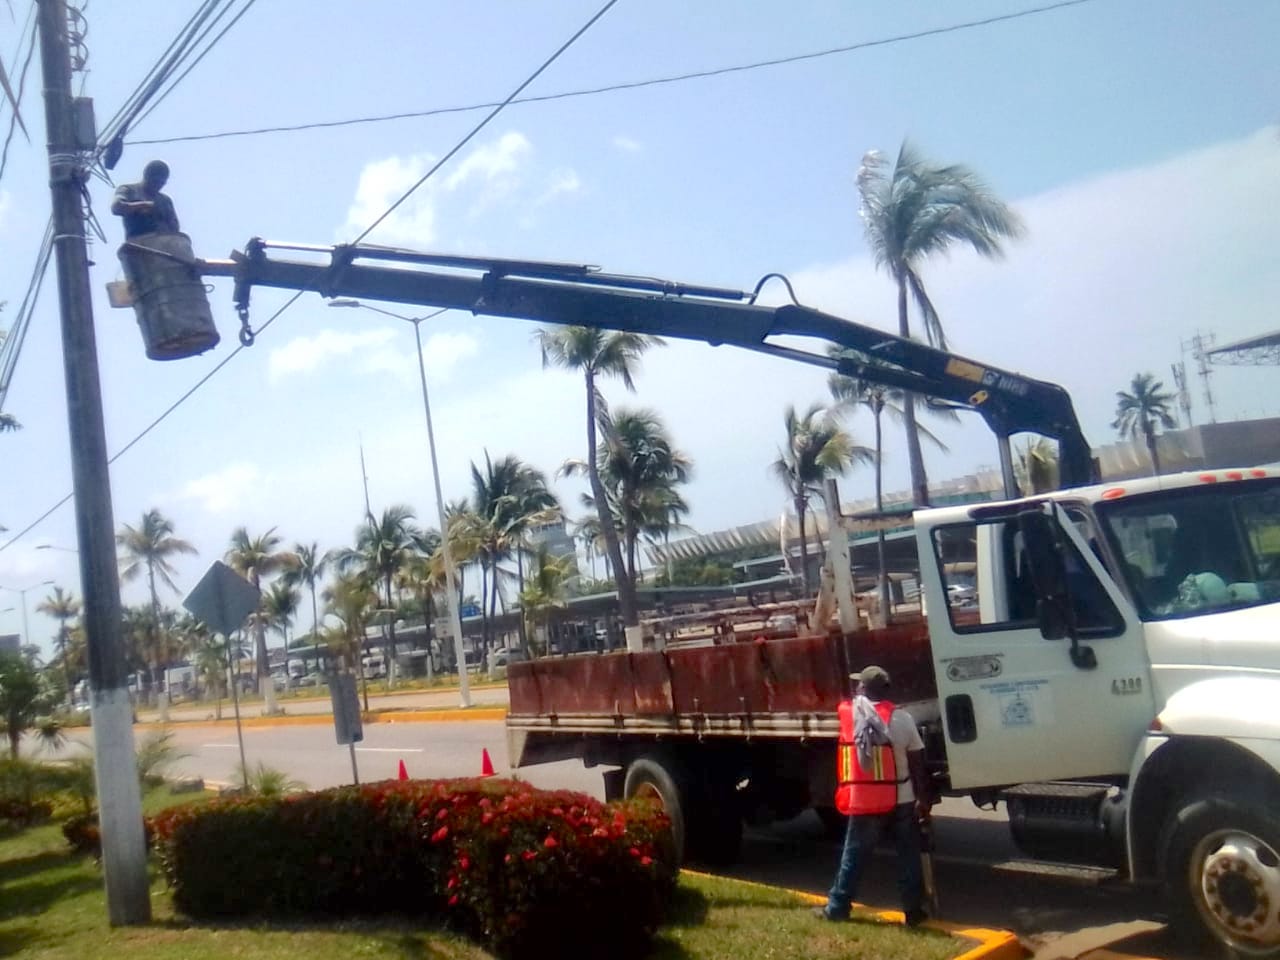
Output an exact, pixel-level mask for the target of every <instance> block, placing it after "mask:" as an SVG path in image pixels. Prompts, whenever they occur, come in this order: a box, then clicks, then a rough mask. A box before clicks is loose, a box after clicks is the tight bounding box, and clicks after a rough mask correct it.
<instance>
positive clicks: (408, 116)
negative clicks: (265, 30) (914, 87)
mask: <svg viewBox="0 0 1280 960" xmlns="http://www.w3.org/2000/svg"><path fill="white" fill-rule="evenodd" d="M1093 2H1095V0H1059V2H1057V3H1050V4H1047V5H1045V6H1040V7H1029V8H1027V9H1024V10H1016V11H1014V12H1013V13H1005V14H1000V15H998V16H993V17H985V18H983V19H981V20H967V21H964V22H962V23H953V24H950V25H948V26H944V27H934V28H931V29H929V30H918V31H915V32H913V33H902V34H897V35H895V36H892V37H882V38H880V39H877V40H864V41H861V42H859V43H851V44H846V45H844V46H840V47H831V48H829V49H826V50H815V51H812V52H809V53H798V54H793V55H791V56H786V57H775V58H773V59H770V60H756V61H752V62H750V63H742V64H735V65H732V66H727V67H716V68H712V69H708V70H695V71H691V72H689V73H679V74H673V75H671V76H665V77H653V78H651V79H648V80H633V81H627V82H622V83H612V84H606V85H603V86H598V87H586V88H582V89H578V90H566V91H562V92H560V93H548V94H541V95H539V96H531V97H512V98H510V99H509V100H505V101H500V102H493V101H491V102H486V103H472V104H464V105H460V106H452V107H434V108H432V109H428V110H412V111H406V112H404V113H386V114H379V115H375V116H367V117H353V118H349V119H345V120H320V121H315V122H311V123H297V124H281V125H279V126H271V127H253V128H250V129H245V130H224V131H221V132H218V133H200V134H187V135H184V136H178V137H162V138H156V139H150V140H130V141H129V143H130V144H131V145H133V146H152V145H157V144H164V143H189V142H192V141H198V140H223V139H227V138H230V137H254V136H261V135H263V134H269V133H294V132H297V131H301V130H324V129H329V128H333V127H350V126H357V125H360V124H367V123H385V122H388V121H392V120H412V119H420V118H422V117H438V116H444V115H447V114H452V113H471V112H473V111H476V110H484V109H488V108H491V107H497V106H506V105H509V104H526V103H547V102H550V101H554V100H569V99H572V98H575V97H590V96H596V95H598V94H603V93H615V92H617V91H620V90H638V89H641V88H643V87H656V86H660V85H663V84H669V83H684V82H686V81H690V80H705V79H708V78H710V77H719V76H724V75H725V74H731V73H745V72H747V71H751V70H760V69H763V68H766V67H778V66H785V65H787V64H792V63H800V62H803V61H806V60H817V59H821V58H823V57H832V56H837V55H839V54H842V53H854V52H857V51H859V50H868V49H871V48H873V47H884V46H890V45H892V44H897V43H907V42H909V41H912V40H922V39H925V38H927V37H936V36H941V35H943V34H948V33H959V32H961V31H964V30H973V29H977V28H979V27H986V26H991V25H992V24H996V23H1003V22H1006V21H1010V20H1019V19H1022V18H1024V17H1033V16H1038V15H1040V14H1044V13H1051V12H1053V11H1055V10H1061V9H1064V8H1066V7H1078V6H1082V5H1083V4H1086V3H1093Z"/></svg>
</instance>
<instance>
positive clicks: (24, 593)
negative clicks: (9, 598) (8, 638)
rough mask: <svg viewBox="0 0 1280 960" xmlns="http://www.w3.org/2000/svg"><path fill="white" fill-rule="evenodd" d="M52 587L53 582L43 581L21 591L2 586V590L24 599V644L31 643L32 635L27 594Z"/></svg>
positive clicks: (10, 608) (16, 588)
mask: <svg viewBox="0 0 1280 960" xmlns="http://www.w3.org/2000/svg"><path fill="white" fill-rule="evenodd" d="M52 585H53V581H52V580H41V581H40V582H39V583H33V584H31V586H29V587H22V588H21V589H19V588H18V587H4V586H0V590H8V591H9V592H10V593H16V594H17V595H18V596H20V597H21V598H22V642H23V644H28V643H30V642H31V634H30V632H29V631H28V629H27V592H28V591H30V590H34V589H35V588H36V587H48V586H52ZM12 609H13V608H12V607H9V610H12ZM5 612H6V613H7V612H8V610H6V611H5Z"/></svg>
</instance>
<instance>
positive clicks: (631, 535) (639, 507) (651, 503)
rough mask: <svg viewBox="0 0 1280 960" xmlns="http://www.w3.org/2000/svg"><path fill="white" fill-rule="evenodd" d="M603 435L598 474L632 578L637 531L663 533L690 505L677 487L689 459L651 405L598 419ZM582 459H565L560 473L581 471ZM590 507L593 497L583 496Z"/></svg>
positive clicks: (628, 575) (630, 578)
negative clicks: (644, 408) (650, 408)
mask: <svg viewBox="0 0 1280 960" xmlns="http://www.w3.org/2000/svg"><path fill="white" fill-rule="evenodd" d="M600 425H601V428H602V433H603V434H604V438H603V440H602V441H601V443H600V448H599V450H597V451H596V463H597V464H598V469H599V471H600V479H601V482H602V485H603V486H604V488H605V493H606V496H607V498H608V507H609V514H610V515H611V516H612V518H613V520H614V525H615V526H616V528H617V530H618V531H619V533H620V534H621V537H622V548H623V550H622V552H623V559H624V561H625V562H626V571H625V576H626V579H627V580H628V581H629V582H630V583H631V586H632V589H634V588H635V583H636V544H637V541H638V540H639V538H640V536H641V534H644V535H647V536H649V537H651V538H658V537H662V536H664V535H665V534H666V533H667V532H669V531H670V530H671V529H672V526H673V525H676V523H677V521H678V519H679V517H681V516H683V515H684V514H686V513H688V511H689V506H688V504H687V503H685V501H684V499H683V498H682V497H681V496H680V494H679V492H677V490H676V487H677V486H678V485H679V484H683V483H687V482H688V480H689V477H690V475H691V473H692V470H693V461H692V460H690V459H689V457H688V456H687V455H685V454H684V453H682V452H681V451H679V450H677V449H676V448H675V445H674V444H673V443H672V440H671V436H670V434H668V432H667V429H666V426H665V425H664V424H663V422H662V420H661V418H660V417H659V416H658V415H657V414H656V413H654V412H653V411H652V410H627V409H619V410H617V411H616V412H614V413H606V414H604V415H603V416H602V417H601V422H600ZM585 469H586V465H585V464H583V463H582V461H580V460H570V461H568V462H566V463H565V465H564V467H563V468H562V472H564V473H565V474H569V475H572V474H574V473H579V472H583V471H585ZM583 502H584V504H585V505H587V506H591V507H594V506H595V502H594V498H593V497H590V496H588V497H584V498H583Z"/></svg>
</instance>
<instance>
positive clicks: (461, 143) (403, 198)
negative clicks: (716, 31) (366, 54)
mask: <svg viewBox="0 0 1280 960" xmlns="http://www.w3.org/2000/svg"><path fill="white" fill-rule="evenodd" d="M617 2H618V0H608V2H607V3H605V5H604V6H603V7H601V8H600V9H599V10H597V11H596V13H595V16H593V17H592V18H591V19H590V20H588V21H587V22H586V23H584V24H583V25H582V26H581V27H580V28H579V29H578V31H577V32H576V33H574V35H573V36H571V37H570V38H569V39H568V40H566V41H565V42H564V43H562V44H561V45H560V48H559V49H558V50H556V52H555V53H553V54H551V56H549V57H548V58H547V59H546V60H544V61H543V62H542V66H540V67H538V69H537V70H535V71H533V73H531V74H529V76H528V77H527V78H526V79H525V81H524V82H523V83H521V84H520V86H518V87H516V88H515V90H513V91H511V94H510V95H509V96H508V97H507V98H506V99H505V100H503V101H502V102H501V103H499V104H498V105H497V106H495V107H494V108H493V109H492V110H491V111H490V112H489V114H488V115H487V116H486V117H485V118H484V119H483V120H481V121H480V122H479V123H477V124H476V125H475V126H474V127H472V128H471V131H470V132H469V133H468V134H467V135H466V136H465V137H463V138H462V139H461V140H459V141H458V142H457V143H456V144H454V147H453V149H452V150H450V151H449V152H448V153H446V154H445V155H444V156H443V157H441V158H440V159H439V160H437V161H436V163H435V164H434V165H433V166H432V167H431V169H430V170H428V171H427V172H426V173H424V174H423V175H422V176H421V177H419V178H418V182H417V183H415V184H414V185H413V186H411V187H410V188H409V189H408V190H406V191H405V192H404V195H403V196H401V197H400V199H399V200H397V201H396V202H395V203H393V204H391V206H389V207H388V208H387V209H386V210H385V211H383V213H382V216H380V217H378V219H377V220H375V221H373V223H371V224H369V226H367V227H365V229H364V233H362V234H360V236H358V237H356V239H355V240H354V241H353V242H354V243H359V242H360V241H361V240H363V239H364V238H365V237H367V236H368V235H369V234H370V233H372V232H373V231H374V229H375V228H376V227H377V226H378V224H380V223H382V221H384V220H386V219H387V217H389V216H391V214H393V213H395V211H396V210H397V209H398V208H399V207H400V204H402V203H404V202H405V201H406V200H408V199H409V198H410V197H411V196H413V194H414V193H415V192H416V191H417V189H418V188H419V187H421V186H422V185H423V184H424V183H426V182H427V180H428V179H429V178H430V177H431V176H432V175H433V174H434V173H435V172H436V171H437V170H439V169H440V168H441V167H443V166H444V165H445V164H446V163H448V162H449V161H450V160H451V159H452V158H453V156H454V155H455V154H456V153H457V152H458V151H459V150H461V149H462V148H463V147H465V146H466V145H467V144H468V143H470V142H471V139H472V138H473V137H474V136H475V135H476V134H478V133H479V132H480V131H481V130H483V129H484V128H485V127H487V126H488V125H489V121H491V120H492V119H493V118H494V117H496V116H497V115H498V114H499V113H501V112H502V110H503V108H505V107H506V106H507V104H509V103H511V101H513V100H514V99H515V98H516V97H518V96H519V95H520V91H522V90H523V89H524V88H525V87H527V86H529V84H531V83H533V81H535V80H537V79H538V77H540V76H541V75H542V72H543V71H544V70H546V69H547V67H549V66H551V65H552V64H553V63H555V62H556V61H557V60H559V59H560V55H561V54H563V53H564V52H565V51H566V50H568V49H569V48H570V47H571V46H573V45H574V43H576V42H577V40H578V38H579V37H581V36H582V35H583V34H584V33H586V32H587V31H588V30H590V29H591V28H592V27H593V26H595V25H596V22H597V21H599V19H600V18H601V17H603V16H604V15H605V14H606V13H608V12H609V11H610V10H611V9H612V8H613V5H614V4H615V3H617Z"/></svg>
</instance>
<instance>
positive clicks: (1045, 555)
mask: <svg viewBox="0 0 1280 960" xmlns="http://www.w3.org/2000/svg"><path fill="white" fill-rule="evenodd" d="M1018 530H1019V532H1020V533H1021V534H1022V543H1023V548H1024V549H1025V550H1026V557H1027V565H1028V566H1029V567H1030V570H1031V580H1032V584H1033V586H1034V588H1035V594H1036V620H1037V622H1038V623H1039V626H1040V635H1041V636H1042V637H1044V638H1045V639H1046V640H1061V639H1063V638H1064V637H1067V638H1070V640H1071V662H1072V663H1073V664H1075V666H1076V667H1078V668H1079V669H1081V670H1092V669H1093V668H1094V667H1096V666H1097V665H1098V659H1097V656H1096V655H1095V654H1094V652H1093V648H1092V647H1084V646H1081V645H1080V637H1079V633H1078V631H1077V630H1076V618H1075V609H1074V608H1073V607H1072V605H1071V588H1070V586H1069V584H1068V581H1067V562H1066V556H1065V550H1066V545H1065V544H1064V543H1063V542H1062V538H1061V536H1060V535H1059V531H1058V529H1057V525H1056V523H1055V521H1054V520H1053V519H1052V518H1051V517H1049V516H1047V515H1046V514H1045V513H1044V512H1043V511H1042V510H1038V509H1034V508H1033V509H1029V510H1021V511H1019V512H1018Z"/></svg>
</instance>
